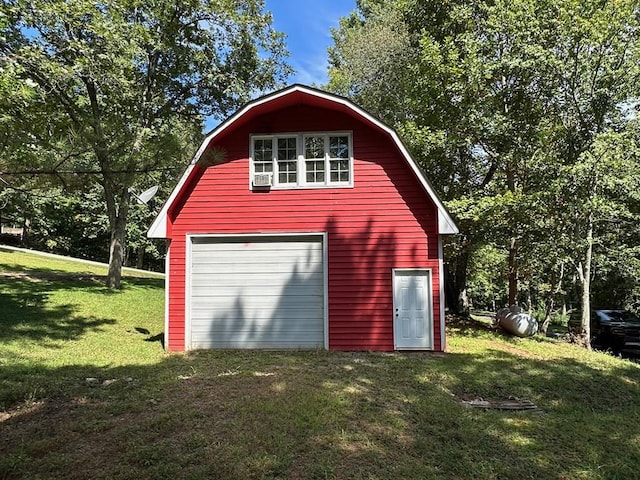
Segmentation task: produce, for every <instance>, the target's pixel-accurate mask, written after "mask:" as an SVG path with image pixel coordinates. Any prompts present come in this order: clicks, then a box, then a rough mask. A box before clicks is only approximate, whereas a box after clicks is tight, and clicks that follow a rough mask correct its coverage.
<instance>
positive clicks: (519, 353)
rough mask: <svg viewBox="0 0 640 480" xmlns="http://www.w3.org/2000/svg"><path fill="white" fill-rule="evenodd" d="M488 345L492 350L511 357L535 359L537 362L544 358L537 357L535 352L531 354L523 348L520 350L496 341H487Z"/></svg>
mask: <svg viewBox="0 0 640 480" xmlns="http://www.w3.org/2000/svg"><path fill="white" fill-rule="evenodd" d="M487 345H488V346H489V347H490V348H495V349H497V350H500V351H503V352H506V353H509V354H511V355H514V356H516V357H520V358H531V359H535V360H542V359H543V357H541V356H540V355H537V354H535V353H533V352H530V351H529V350H524V349H522V348H518V347H514V346H513V345H508V344H506V343H503V342H498V341H495V340H488V341H487Z"/></svg>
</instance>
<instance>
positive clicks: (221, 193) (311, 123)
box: [148, 85, 457, 351]
mask: <svg viewBox="0 0 640 480" xmlns="http://www.w3.org/2000/svg"><path fill="white" fill-rule="evenodd" d="M454 233H457V228H456V226H455V224H454V222H453V220H452V218H451V217H450V215H449V214H448V212H447V211H446V209H445V207H444V206H443V205H442V203H441V202H440V200H439V199H438V197H437V196H436V194H435V192H434V190H433V188H432V187H431V185H430V184H429V182H428V181H427V179H426V178H425V177H424V175H423V174H422V172H421V171H420V169H419V168H418V166H417V165H416V163H415V161H414V160H413V159H412V158H411V156H410V154H409V152H408V151H407V149H406V148H405V147H404V146H403V144H402V143H401V142H400V140H399V138H398V136H397V135H396V133H395V132H394V131H393V130H391V129H390V128H389V127H388V126H386V125H384V124H383V123H382V122H380V121H379V120H377V119H375V118H374V117H372V116H371V115H370V114H368V113H367V112H365V111H364V110H362V109H361V108H359V107H358V106H356V105H354V104H353V103H351V102H350V101H349V100H347V99H345V98H342V97H338V96H335V95H332V94H329V93H326V92H323V91H320V90H316V89H312V88H309V87H305V86H301V85H293V86H291V87H288V88H285V89H283V90H280V91H277V92H275V93H272V94H270V95H267V96H264V97H261V98H259V99H257V100H254V101H252V102H250V103H249V104H247V105H246V106H245V107H243V108H242V109H240V110H239V111H238V112H237V113H236V114H234V115H233V116H231V117H230V118H229V119H227V120H226V121H225V122H223V123H222V124H221V125H220V126H218V127H217V128H216V129H215V130H214V131H213V132H211V133H210V134H209V135H208V136H207V137H206V139H205V141H204V142H203V144H202V146H201V147H200V149H199V150H198V152H197V153H196V155H195V158H194V160H193V162H192V163H191V164H190V165H189V167H188V168H187V170H186V172H185V173H184V175H183V176H182V178H181V180H180V181H179V183H178V185H177V186H176V188H175V189H174V191H173V192H172V194H171V196H170V197H169V199H168V200H167V202H166V204H165V205H164V207H163V209H162V211H161V212H160V214H159V215H158V217H157V218H156V220H155V222H154V223H153V225H152V226H151V228H150V230H149V234H148V235H149V237H151V238H166V239H168V252H167V260H166V262H167V277H166V314H165V315H166V325H165V336H166V338H165V345H166V347H167V348H168V349H170V350H191V349H199V348H268V349H287V348H294V349H318V348H328V349H337V350H386V351H390V350H436V351H442V350H444V349H445V337H444V297H443V295H444V294H443V290H444V289H443V284H442V236H443V235H448V234H454Z"/></svg>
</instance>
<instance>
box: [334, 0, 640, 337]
mask: <svg viewBox="0 0 640 480" xmlns="http://www.w3.org/2000/svg"><path fill="white" fill-rule="evenodd" d="M639 16H640V11H639V8H638V5H637V2H635V1H632V0H620V1H618V0H608V1H604V2H598V3H593V2H588V1H586V0H561V1H550V0H549V1H547V0H543V1H538V0H516V1H506V0H498V1H495V2H484V1H480V0H478V1H470V2H468V1H464V2H463V1H457V0H454V1H452V2H437V1H429V0H426V1H423V0H421V1H418V0H400V1H389V0H360V1H358V3H357V9H356V11H354V12H353V13H352V14H351V16H350V17H348V18H344V19H342V20H341V23H340V27H339V28H338V29H337V30H335V31H334V32H333V37H334V45H333V47H332V48H331V49H330V59H331V69H330V82H329V88H330V89H331V90H333V91H335V92H338V93H341V94H343V95H346V96H349V97H351V98H353V99H354V100H355V101H356V102H359V103H361V104H362V105H364V106H365V107H366V108H368V109H370V110H371V111H372V112H374V113H376V114H377V115H379V116H381V117H382V118H383V119H384V120H386V121H387V122H389V123H390V124H392V125H393V126H395V128H396V129H397V130H398V131H399V133H400V135H401V136H402V138H403V140H404V141H405V142H406V143H407V145H409V147H410V148H411V150H412V153H413V154H414V156H415V157H416V158H417V159H418V161H419V162H420V163H421V165H422V166H423V168H424V169H425V170H426V171H427V173H428V174H429V176H430V177H431V179H432V181H433V183H434V184H435V185H436V186H437V187H439V189H440V191H441V193H442V194H443V197H444V199H445V200H446V203H447V205H448V207H449V208H450V209H451V210H452V211H453V213H454V214H455V215H456V217H457V220H458V223H459V226H460V227H461V235H460V236H459V237H458V238H455V239H452V240H450V241H449V242H448V245H447V254H448V255H447V256H448V260H447V267H448V268H447V276H446V278H447V294H448V301H449V302H450V307H451V308H452V309H453V310H456V311H461V310H464V309H465V308H468V306H469V301H470V299H469V298H468V296H469V295H470V294H472V297H474V299H475V301H476V302H478V303H480V302H485V303H486V302H488V303H492V302H495V301H496V296H497V297H498V298H497V300H498V301H499V302H500V303H503V302H504V303H522V302H523V301H526V302H528V303H529V304H530V305H531V304H532V303H535V304H536V306H539V307H540V308H542V309H547V307H550V306H551V307H552V306H553V303H554V301H556V300H561V301H569V302H576V303H578V304H581V307H582V311H583V319H582V329H583V331H584V334H585V335H586V336H588V335H589V321H588V315H589V310H590V299H591V296H592V291H591V285H590V283H591V281H592V280H595V279H598V280H597V282H596V283H599V284H602V285H604V284H607V282H608V280H607V277H608V276H609V278H611V277H610V276H611V275H614V272H615V275H631V276H632V277H633V276H634V275H635V278H636V279H637V278H638V276H639V275H640V271H639V270H637V265H638V252H637V248H635V249H634V247H633V240H631V239H632V238H633V239H635V241H636V242H637V240H638V233H639V230H638V227H637V225H638V222H637V220H638V215H639V214H640V212H639V211H638V202H637V198H638V186H639V185H638V181H639V175H638V173H637V172H638V171H640V170H638V167H639V166H640V163H639V157H638V149H637V144H638V139H639V137H638V129H637V127H638V119H637V116H636V114H635V110H634V108H633V106H634V105H636V102H637V99H638V97H639V90H638V87H639V85H640V84H639V82H638V81H639V78H640V77H639V65H640V50H639V49H640V42H639V41H638V40H639V35H640V23H639ZM636 245H637V243H636ZM616 249H618V251H619V250H620V249H624V250H625V251H626V252H627V253H628V255H631V257H629V256H627V257H626V258H627V260H626V262H625V261H624V260H622V258H620V256H619V255H617V254H615V251H616ZM500 252H502V255H503V256H502V258H503V260H502V261H500V260H499V259H500V256H499V255H498V256H496V255H497V254H499V253H500ZM481 257H484V258H481ZM629 258H631V259H634V260H633V261H632V262H631V263H632V264H634V265H635V268H636V269H635V273H633V274H632V273H631V270H633V267H630V266H629V265H628V263H629ZM594 262H595V263H594ZM625 263H627V265H625ZM594 267H595V270H594ZM484 268H490V269H493V271H489V272H487V271H485V270H483V269H484ZM623 271H624V272H625V273H624V274H622V272H623ZM469 275H473V278H468V276H469ZM626 283H627V285H632V284H633V282H626ZM505 287H506V288H507V290H508V295H506V293H507V292H504V291H501V290H504V288H505ZM469 288H472V289H474V290H473V292H470V291H469V290H468V289H469ZM634 288H635V289H636V292H637V289H638V286H637V280H636V282H635V286H634V287H632V288H631V289H628V290H627V292H626V294H625V295H624V297H625V300H624V301H626V302H627V303H629V302H631V299H632V298H633V296H634V294H633V292H632V290H633V289H634ZM486 295H491V296H492V297H493V298H483V296H486ZM636 295H637V293H636ZM617 300H620V299H619V298H618V299H617ZM636 307H638V305H636Z"/></svg>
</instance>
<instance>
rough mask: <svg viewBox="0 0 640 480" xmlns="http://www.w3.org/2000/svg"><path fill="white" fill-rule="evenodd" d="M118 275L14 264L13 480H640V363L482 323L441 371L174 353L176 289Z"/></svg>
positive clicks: (8, 453) (1, 473)
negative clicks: (473, 403) (168, 344)
mask: <svg viewBox="0 0 640 480" xmlns="http://www.w3.org/2000/svg"><path fill="white" fill-rule="evenodd" d="M104 274H105V271H104V270H103V269H100V268H98V267H93V266H87V265H84V264H75V263H69V262H63V261H59V260H56V261H54V260H49V259H42V258H39V257H32V256H31V255H27V254H22V253H15V252H7V251H3V250H2V249H0V479H13V478H24V479H39V478H42V479H45V478H61V479H81V478H82V479H84V478H92V479H129V478H130V479H147V478H154V479H155V478H157V479H164V478H167V479H169V478H171V479H174V478H180V479H227V478H229V479H235V478H238V479H251V478H265V479H266V478H269V479H275V478H295V479H347V478H348V479H428V478H438V479H439V478H444V479H459V478H473V479H527V478H531V479H630V478H639V477H640V472H639V470H640V366H639V365H637V364H635V363H632V362H630V361H627V360H621V359H617V358H614V357H612V356H608V355H606V354H602V353H595V352H587V351H585V350H582V349H580V348H578V347H575V346H572V345H568V344H564V343H562V342H558V341H556V340H551V339H545V338H534V339H518V338H511V337H507V336H504V335H502V334H500V333H498V332H493V331H491V330H490V329H489V328H487V327H485V326H484V325H483V324H481V323H479V322H474V321H456V322H451V324H450V325H449V327H448V339H449V343H448V349H449V353H447V354H444V355H437V354H427V353H412V354H409V353H407V354H400V353H393V354H383V353H366V352H357V353H354V352H346V353H345V352H324V351H318V352H252V351H245V352H238V351H203V352H197V353H190V354H166V353H164V351H163V349H162V346H161V344H160V342H159V341H158V338H159V337H158V334H159V333H161V332H162V329H163V307H164V293H163V280H161V279H157V278H140V277H136V276H132V274H129V275H128V276H126V277H125V282H124V288H123V290H122V291H119V292H111V291H109V290H106V289H105V288H104V287H103V286H102V276H104ZM478 398H482V399H485V400H506V399H509V398H520V399H526V400H530V401H532V402H534V403H535V404H536V405H537V406H538V407H539V408H540V409H541V410H542V412H530V411H524V412H514V411H497V410H483V409H476V408H470V407H467V406H464V405H463V403H462V402H461V401H460V400H471V399H478Z"/></svg>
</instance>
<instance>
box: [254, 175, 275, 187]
mask: <svg viewBox="0 0 640 480" xmlns="http://www.w3.org/2000/svg"><path fill="white" fill-rule="evenodd" d="M272 175H273V174H272V173H254V174H253V186H254V187H270V186H271V178H272Z"/></svg>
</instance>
